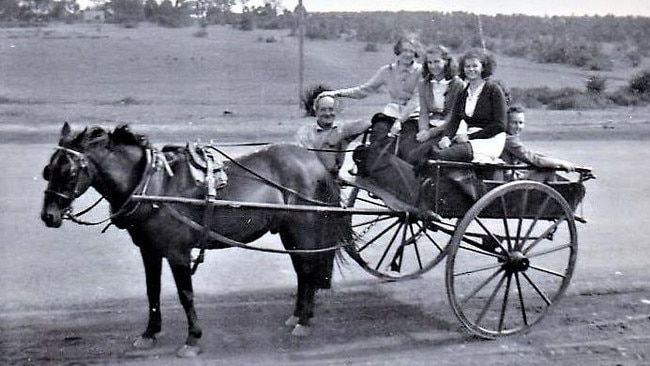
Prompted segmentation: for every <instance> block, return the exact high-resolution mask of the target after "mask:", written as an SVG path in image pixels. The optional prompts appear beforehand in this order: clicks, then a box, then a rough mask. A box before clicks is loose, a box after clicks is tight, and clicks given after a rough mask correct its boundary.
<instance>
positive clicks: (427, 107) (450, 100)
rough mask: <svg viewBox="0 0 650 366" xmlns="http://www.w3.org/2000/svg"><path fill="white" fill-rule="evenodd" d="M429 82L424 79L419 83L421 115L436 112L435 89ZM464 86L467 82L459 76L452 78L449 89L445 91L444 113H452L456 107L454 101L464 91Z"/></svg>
mask: <svg viewBox="0 0 650 366" xmlns="http://www.w3.org/2000/svg"><path fill="white" fill-rule="evenodd" d="M429 83H430V82H429V81H428V80H424V79H422V80H420V82H419V84H418V92H419V94H420V115H425V114H429V113H431V112H434V110H433V105H434V100H433V90H431V87H430V86H429ZM464 87H465V84H463V81H462V80H461V79H460V78H459V77H457V76H455V77H454V78H453V79H451V81H450V82H449V86H448V87H447V91H446V92H445V102H444V109H443V110H442V114H443V115H445V116H447V115H448V114H450V113H451V111H452V109H453V108H454V103H455V102H456V99H457V97H458V95H459V94H460V93H462V92H463V88H464Z"/></svg>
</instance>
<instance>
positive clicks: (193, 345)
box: [169, 261, 203, 357]
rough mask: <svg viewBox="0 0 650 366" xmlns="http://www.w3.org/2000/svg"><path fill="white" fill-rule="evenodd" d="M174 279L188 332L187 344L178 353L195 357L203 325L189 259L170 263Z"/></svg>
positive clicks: (197, 352) (181, 355)
mask: <svg viewBox="0 0 650 366" xmlns="http://www.w3.org/2000/svg"><path fill="white" fill-rule="evenodd" d="M169 266H170V267H171V270H172V274H173V275H174V281H175V282H176V290H177V291H178V297H179V299H180V301H181V305H183V310H185V315H186V316H187V325H188V334H187V339H186V340H185V345H183V346H182V347H181V348H179V349H178V351H177V352H176V354H177V355H178V356H179V357H195V356H197V355H198V354H199V353H200V352H201V349H200V347H199V345H198V344H199V339H200V338H201V335H202V334H203V331H202V330H201V327H199V325H198V318H197V316H196V310H195V309H194V291H193V289H192V272H191V270H190V264H189V261H188V262H187V263H186V264H185V263H183V264H174V263H171V262H170V263H169Z"/></svg>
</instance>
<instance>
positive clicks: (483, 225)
mask: <svg viewBox="0 0 650 366" xmlns="http://www.w3.org/2000/svg"><path fill="white" fill-rule="evenodd" d="M474 221H476V222H477V223H478V224H479V226H480V227H481V228H482V229H483V231H485V233H486V234H488V236H489V237H490V238H491V239H492V240H494V243H495V244H497V245H498V246H499V248H501V250H502V251H503V253H507V252H508V251H507V250H506V248H504V247H503V245H502V244H501V241H500V240H499V238H497V237H496V235H494V233H493V232H492V231H490V230H488V228H487V227H486V226H485V224H483V223H482V222H481V220H479V219H478V217H475V218H474Z"/></svg>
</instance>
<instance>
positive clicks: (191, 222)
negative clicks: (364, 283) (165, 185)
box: [162, 204, 350, 254]
mask: <svg viewBox="0 0 650 366" xmlns="http://www.w3.org/2000/svg"><path fill="white" fill-rule="evenodd" d="M162 206H163V207H164V208H165V210H166V211H167V212H168V213H169V214H170V215H171V216H172V217H173V218H175V219H176V220H178V221H180V222H181V223H183V224H185V225H187V226H189V227H190V228H192V229H193V230H196V231H202V232H203V230H204V226H202V225H201V224H199V223H197V222H196V221H194V220H192V219H190V218H188V217H187V216H185V215H183V214H181V213H180V212H178V211H177V210H175V209H173V208H172V207H169V205H165V204H164V205H162ZM205 233H206V234H207V235H208V236H209V237H210V238H212V239H213V240H216V241H217V242H220V243H222V244H225V245H227V246H230V247H236V248H242V249H249V250H254V251H258V252H265V253H278V254H296V253H303V254H305V253H322V252H329V251H332V250H338V249H341V248H344V247H346V246H349V245H350V244H349V243H345V244H337V245H333V246H330V247H326V248H318V249H272V248H256V247H253V246H250V245H248V244H245V243H242V242H240V241H237V240H233V239H230V238H228V237H226V236H223V235H221V234H219V233H217V232H215V231H213V230H208V231H206V232H205Z"/></svg>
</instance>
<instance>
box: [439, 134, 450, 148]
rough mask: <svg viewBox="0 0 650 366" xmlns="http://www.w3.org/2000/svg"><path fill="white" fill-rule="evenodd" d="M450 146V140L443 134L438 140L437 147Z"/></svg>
mask: <svg viewBox="0 0 650 366" xmlns="http://www.w3.org/2000/svg"><path fill="white" fill-rule="evenodd" d="M449 146H451V140H450V139H449V137H447V136H443V137H442V138H441V139H440V141H438V147H439V148H441V149H446V148H448V147H449Z"/></svg>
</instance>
